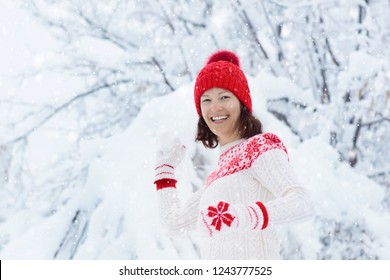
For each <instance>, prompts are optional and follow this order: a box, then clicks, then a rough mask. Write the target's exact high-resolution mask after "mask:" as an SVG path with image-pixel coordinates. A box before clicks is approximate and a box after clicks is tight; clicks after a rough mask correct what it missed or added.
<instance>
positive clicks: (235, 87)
mask: <svg viewBox="0 0 390 280" xmlns="http://www.w3.org/2000/svg"><path fill="white" fill-rule="evenodd" d="M214 87H217V88H223V89H226V90H228V91H231V92H232V93H233V94H234V95H235V96H236V97H237V98H238V99H239V100H240V101H241V102H242V103H243V104H244V105H245V107H247V108H248V110H249V111H250V112H252V99H251V96H250V91H249V86H248V82H247V80H246V77H245V74H244V72H243V71H242V70H241V68H240V60H239V58H238V56H237V55H236V54H235V53H233V52H231V51H227V50H222V51H217V52H215V53H214V54H212V55H211V56H210V57H209V59H208V60H207V63H206V65H205V66H204V67H203V69H202V70H201V71H200V72H199V74H198V77H197V78H196V82H195V88H194V99H195V107H196V110H197V112H198V115H199V116H200V115H201V111H200V97H201V96H202V94H203V93H204V92H205V91H206V90H208V89H210V88H214Z"/></svg>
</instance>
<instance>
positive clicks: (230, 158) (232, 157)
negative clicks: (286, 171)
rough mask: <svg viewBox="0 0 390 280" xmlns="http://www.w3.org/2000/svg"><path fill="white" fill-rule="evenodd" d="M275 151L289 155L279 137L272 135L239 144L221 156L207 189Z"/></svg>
mask: <svg viewBox="0 0 390 280" xmlns="http://www.w3.org/2000/svg"><path fill="white" fill-rule="evenodd" d="M273 149H281V150H283V151H284V152H286V154H287V149H286V147H285V146H284V145H283V143H282V141H280V139H279V137H278V136H276V135H275V134H272V133H264V134H261V135H256V136H254V137H252V138H250V139H249V142H248V143H246V142H245V143H244V144H239V145H237V146H234V147H232V148H230V149H229V150H227V151H226V152H224V153H222V154H221V155H220V158H219V159H220V160H219V162H218V168H217V169H216V170H215V171H213V172H212V173H211V174H210V175H209V176H208V178H207V181H206V187H208V186H210V185H211V184H212V183H213V182H214V181H215V180H217V179H218V178H221V177H224V176H228V175H231V174H234V173H236V172H238V171H240V170H244V169H248V168H250V167H251V166H252V164H253V162H254V161H255V160H256V159H257V158H258V157H259V156H261V155H262V154H263V153H265V152H266V151H269V150H273Z"/></svg>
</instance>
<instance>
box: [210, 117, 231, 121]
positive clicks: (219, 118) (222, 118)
mask: <svg viewBox="0 0 390 280" xmlns="http://www.w3.org/2000/svg"><path fill="white" fill-rule="evenodd" d="M227 118H228V116H219V117H212V118H211V119H212V120H213V121H220V120H226V119H227Z"/></svg>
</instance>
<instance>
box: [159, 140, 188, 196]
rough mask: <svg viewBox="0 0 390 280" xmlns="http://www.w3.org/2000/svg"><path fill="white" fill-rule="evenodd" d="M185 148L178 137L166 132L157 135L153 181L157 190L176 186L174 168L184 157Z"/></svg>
mask: <svg viewBox="0 0 390 280" xmlns="http://www.w3.org/2000/svg"><path fill="white" fill-rule="evenodd" d="M185 150H186V147H185V146H184V145H183V144H181V142H180V140H179V138H177V137H175V136H172V135H171V134H167V133H165V134H163V135H161V136H160V137H159V144H158V146H157V153H156V167H155V181H154V183H155V184H156V186H157V190H160V189H162V188H167V187H176V179H175V168H176V166H177V165H179V163H180V162H181V161H182V159H183V158H184V155H185Z"/></svg>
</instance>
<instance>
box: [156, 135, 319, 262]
mask: <svg viewBox="0 0 390 280" xmlns="http://www.w3.org/2000/svg"><path fill="white" fill-rule="evenodd" d="M158 195H159V202H160V210H161V217H162V221H163V223H164V225H165V226H166V228H167V229H168V230H169V231H170V232H171V233H178V232H185V231H187V230H189V229H193V228H196V227H197V228H198V229H200V230H202V232H203V233H204V238H203V240H202V243H201V244H200V245H201V257H202V259H279V258H280V256H279V250H280V244H279V237H278V234H277V227H276V226H277V225H281V224H287V223H291V222H298V221H302V220H304V219H307V218H308V217H310V216H311V215H312V211H313V210H312V205H311V203H310V199H309V196H308V193H307V191H306V190H305V189H304V188H303V187H302V185H301V184H300V183H299V182H298V180H297V178H296V176H295V174H294V172H293V170H292V168H291V166H290V164H289V161H288V155H287V151H286V149H285V147H284V145H283V143H282V142H281V141H280V140H279V138H278V137H277V136H276V135H274V134H271V133H265V134H261V135H256V136H254V137H252V138H249V139H241V140H238V141H235V142H232V143H229V144H227V145H225V146H222V147H221V154H220V158H219V162H218V167H217V169H216V170H215V171H214V172H212V173H211V174H210V175H209V177H208V178H207V181H206V184H205V186H204V187H203V188H202V189H201V190H199V191H198V192H196V193H194V194H193V196H192V197H191V198H190V199H189V201H187V203H186V204H185V205H181V203H180V201H179V199H178V197H177V190H176V188H163V189H160V190H159V191H158Z"/></svg>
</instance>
